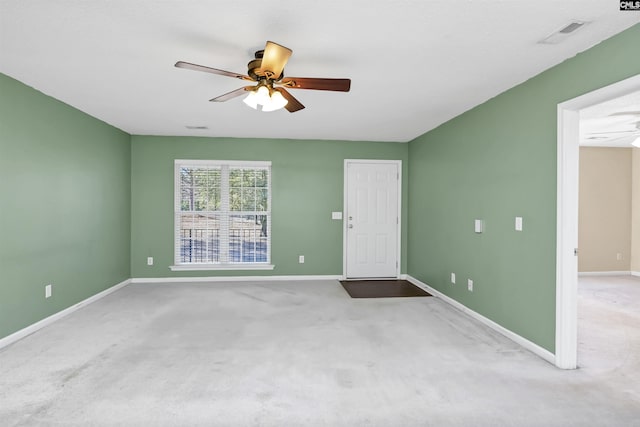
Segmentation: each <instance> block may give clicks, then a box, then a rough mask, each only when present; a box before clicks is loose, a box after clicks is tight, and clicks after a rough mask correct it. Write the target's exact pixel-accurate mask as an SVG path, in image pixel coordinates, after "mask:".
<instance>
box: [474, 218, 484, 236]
mask: <svg viewBox="0 0 640 427" xmlns="http://www.w3.org/2000/svg"><path fill="white" fill-rule="evenodd" d="M483 222H484V221H482V220H481V219H476V220H475V221H474V231H475V232H476V233H482V232H483V231H484V223H483Z"/></svg>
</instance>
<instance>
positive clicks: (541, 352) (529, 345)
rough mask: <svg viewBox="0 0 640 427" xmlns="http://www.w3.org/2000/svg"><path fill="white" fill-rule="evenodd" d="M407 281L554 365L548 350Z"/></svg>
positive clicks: (418, 282) (429, 287)
mask: <svg viewBox="0 0 640 427" xmlns="http://www.w3.org/2000/svg"><path fill="white" fill-rule="evenodd" d="M407 280H408V281H409V282H411V283H413V284H414V285H416V286H418V287H420V288H422V289H424V290H425V291H427V292H429V293H430V294H431V295H434V296H437V297H438V298H440V299H442V300H443V301H444V302H446V303H448V304H451V305H452V306H453V307H455V308H457V309H458V310H460V311H462V312H463V313H465V314H467V315H469V316H471V317H473V318H474V319H476V320H478V321H479V322H481V323H483V324H485V325H486V326H488V327H490V328H491V329H493V330H494V331H496V332H499V333H500V334H502V335H504V336H505V337H507V338H509V339H510V340H512V341H514V342H516V343H517V344H520V345H521V346H522V347H524V348H526V349H527V350H529V351H531V352H532V353H534V354H535V355H537V356H540V357H541V358H543V359H544V360H546V361H547V362H549V363H551V364H554V365H555V364H556V356H555V355H554V354H553V353H551V352H550V351H549V350H547V349H545V348H542V347H540V346H539V345H538V344H535V343H533V342H531V341H529V340H528V339H526V338H524V337H522V336H520V335H518V334H516V333H515V332H513V331H510V330H509V329H507V328H505V327H503V326H501V325H499V324H497V323H496V322H494V321H493V320H491V319H488V318H486V317H484V316H483V315H481V314H479V313H477V312H475V311H473V310H471V309H470V308H468V307H467V306H466V305H464V304H462V303H460V302H458V301H456V300H454V299H453V298H451V297H448V296H446V295H445V294H443V293H442V292H439V291H437V290H435V289H433V288H432V287H431V286H429V285H427V284H426V283H423V282H421V281H420V280H418V279H416V278H415V277H412V276H410V275H407Z"/></svg>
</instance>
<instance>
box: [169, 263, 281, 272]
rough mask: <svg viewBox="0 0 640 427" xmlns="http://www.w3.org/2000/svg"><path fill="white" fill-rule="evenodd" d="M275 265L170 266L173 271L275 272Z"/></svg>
mask: <svg viewBox="0 0 640 427" xmlns="http://www.w3.org/2000/svg"><path fill="white" fill-rule="evenodd" d="M274 267H275V265H273V264H189V265H170V266H169V269H171V271H216V270H218V271H220V270H273V269H274Z"/></svg>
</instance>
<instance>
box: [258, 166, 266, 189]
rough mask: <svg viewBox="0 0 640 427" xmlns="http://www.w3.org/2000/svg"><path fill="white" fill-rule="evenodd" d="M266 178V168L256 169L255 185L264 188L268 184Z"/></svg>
mask: <svg viewBox="0 0 640 427" xmlns="http://www.w3.org/2000/svg"><path fill="white" fill-rule="evenodd" d="M268 182H269V181H268V179H267V170H266V169H259V170H257V171H256V187H262V188H265V187H267V184H268Z"/></svg>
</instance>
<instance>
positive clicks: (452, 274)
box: [451, 273, 456, 283]
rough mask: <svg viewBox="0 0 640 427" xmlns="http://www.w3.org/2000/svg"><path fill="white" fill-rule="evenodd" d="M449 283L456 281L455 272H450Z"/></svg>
mask: <svg viewBox="0 0 640 427" xmlns="http://www.w3.org/2000/svg"><path fill="white" fill-rule="evenodd" d="M451 283H456V273H451Z"/></svg>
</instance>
